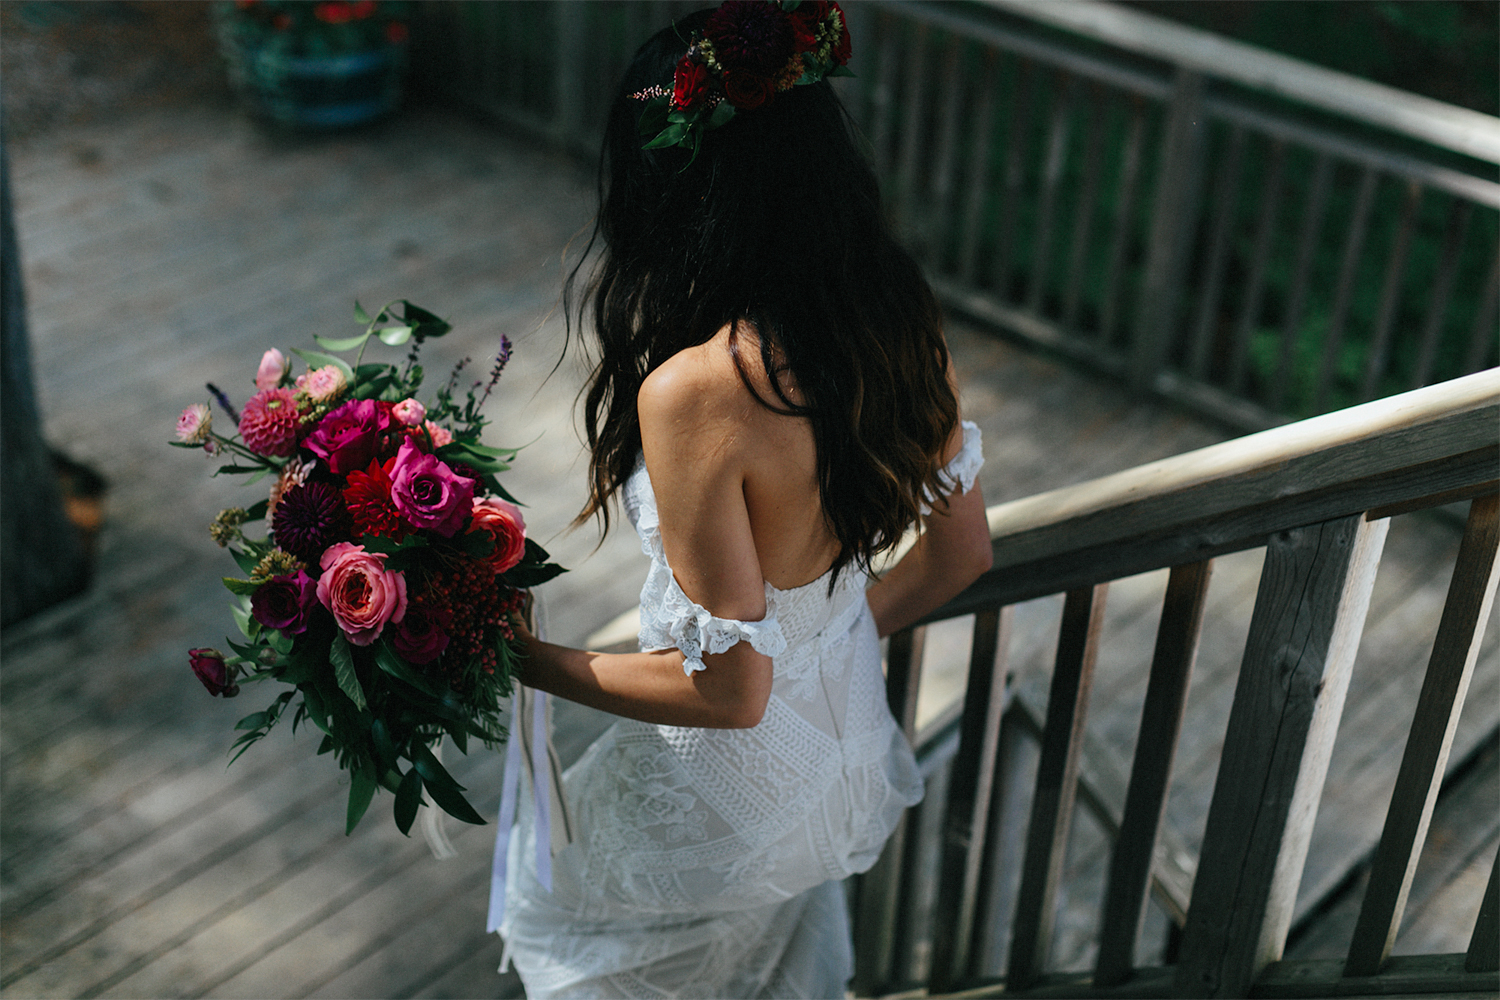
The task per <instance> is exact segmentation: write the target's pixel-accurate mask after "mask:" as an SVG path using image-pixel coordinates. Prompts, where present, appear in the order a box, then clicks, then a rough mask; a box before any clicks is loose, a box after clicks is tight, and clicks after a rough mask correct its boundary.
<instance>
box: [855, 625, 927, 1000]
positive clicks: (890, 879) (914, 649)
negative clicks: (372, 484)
mask: <svg viewBox="0 0 1500 1000" xmlns="http://www.w3.org/2000/svg"><path fill="white" fill-rule="evenodd" d="M926 634H927V630H926V628H925V627H923V626H918V627H917V628H910V629H905V630H904V631H901V632H897V633H896V634H895V635H893V636H891V638H890V644H889V645H888V646H887V648H886V657H885V660H886V670H885V694H886V702H887V703H888V704H889V705H890V708H891V714H892V715H894V716H895V717H896V723H897V724H898V725H899V726H900V727H901V731H902V732H904V733H905V734H906V738H907V739H908V740H910V739H912V738H913V737H915V736H916V721H917V687H918V685H919V683H920V681H921V675H922V647H923V643H924V640H925V638H926ZM906 826H907V819H906V817H905V816H903V817H902V818H901V821H900V822H899V823H897V824H896V829H895V831H894V832H893V833H892V834H891V837H890V839H889V840H887V841H886V843H885V849H884V850H882V851H881V852H880V858H879V860H877V861H876V862H875V865H874V867H872V868H871V869H870V870H869V871H867V872H865V873H864V875H862V876H860V880H859V902H858V906H859V923H858V927H857V928H856V934H855V948H854V953H855V954H856V955H858V956H859V959H860V962H859V964H858V965H857V966H856V967H855V970H854V992H855V993H857V994H859V995H860V996H871V995H873V994H876V993H884V992H887V986H888V985H889V983H890V978H891V971H892V968H893V967H894V958H895V952H896V922H897V917H898V914H899V912H900V907H901V902H902V895H903V894H902V883H903V881H904V880H903V870H904V869H905V867H906V865H905V859H906V853H907V852H906V839H907V837H906Z"/></svg>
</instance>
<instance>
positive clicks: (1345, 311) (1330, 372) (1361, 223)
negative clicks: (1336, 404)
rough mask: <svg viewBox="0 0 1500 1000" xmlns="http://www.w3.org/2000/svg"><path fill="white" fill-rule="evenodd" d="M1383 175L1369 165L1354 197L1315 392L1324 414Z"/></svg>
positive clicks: (1315, 402) (1316, 405)
mask: <svg viewBox="0 0 1500 1000" xmlns="http://www.w3.org/2000/svg"><path fill="white" fill-rule="evenodd" d="M1379 181H1380V174H1379V172H1378V171H1376V170H1375V169H1374V168H1373V167H1366V168H1365V172H1364V176H1362V177H1361V178H1360V181H1359V194H1358V195H1356V196H1355V199H1354V213H1353V214H1352V215H1351V216H1350V217H1349V235H1348V236H1347V237H1345V239H1344V259H1343V261H1342V262H1341V263H1340V264H1339V277H1338V283H1337V284H1336V285H1335V286H1334V293H1333V312H1332V314H1330V316H1329V318H1328V333H1327V335H1326V336H1325V337H1324V340H1323V363H1322V364H1321V365H1319V366H1318V386H1317V391H1316V392H1315V393H1314V394H1313V409H1314V410H1315V411H1316V412H1318V413H1322V412H1323V411H1324V410H1325V409H1327V408H1328V394H1329V392H1330V391H1331V390H1332V389H1333V379H1334V376H1335V375H1336V374H1337V372H1338V368H1339V346H1340V342H1341V341H1342V340H1343V336H1344V322H1345V321H1346V320H1347V319H1348V318H1349V305H1350V303H1352V302H1353V301H1354V279H1355V275H1356V274H1357V273H1358V271H1359V262H1360V257H1361V255H1362V254H1363V253H1364V247H1365V233H1366V232H1368V231H1369V226H1370V209H1371V207H1373V206H1374V204H1375V187H1376V185H1377V184H1378V183H1379Z"/></svg>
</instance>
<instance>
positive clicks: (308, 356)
mask: <svg viewBox="0 0 1500 1000" xmlns="http://www.w3.org/2000/svg"><path fill="white" fill-rule="evenodd" d="M292 353H293V354H295V355H297V357H299V358H301V359H302V360H303V361H306V362H307V366H308V367H309V368H323V367H325V366H327V365H333V367H335V368H337V369H338V370H339V371H341V372H343V373H344V381H346V382H348V383H349V384H350V385H353V384H354V370H353V369H352V368H350V367H349V364H348V362H346V361H344V360H343V359H341V358H336V357H334V356H333V355H332V354H323V353H321V352H319V351H308V350H304V349H303V348H300V347H294V348H292Z"/></svg>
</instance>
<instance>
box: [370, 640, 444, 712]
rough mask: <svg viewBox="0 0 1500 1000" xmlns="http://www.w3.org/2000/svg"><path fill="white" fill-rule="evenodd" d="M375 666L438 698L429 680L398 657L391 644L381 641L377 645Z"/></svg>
mask: <svg viewBox="0 0 1500 1000" xmlns="http://www.w3.org/2000/svg"><path fill="white" fill-rule="evenodd" d="M375 665H376V666H377V667H379V668H380V669H381V670H384V671H385V672H386V673H388V674H390V675H391V676H392V677H394V678H396V679H397V680H399V681H404V682H405V683H407V684H410V685H411V686H412V687H414V688H416V689H417V690H418V691H420V692H422V693H423V694H425V695H428V696H429V697H432V698H436V697H437V696H438V694H437V692H436V691H434V690H433V689H432V685H431V684H429V683H427V680H426V679H425V678H424V677H422V676H421V675H420V674H418V673H417V672H416V671H415V670H413V669H412V668H411V667H410V666H409V665H407V662H406V661H405V660H403V659H402V658H401V657H399V656H397V655H396V651H395V650H393V649H392V648H391V646H390V643H388V642H386V641H385V640H384V639H380V640H378V641H377V642H376V643H375Z"/></svg>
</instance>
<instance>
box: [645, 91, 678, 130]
mask: <svg viewBox="0 0 1500 1000" xmlns="http://www.w3.org/2000/svg"><path fill="white" fill-rule="evenodd" d="M671 104H672V102H671V100H670V99H669V98H666V97H653V98H652V99H651V100H649V101H647V102H646V104H645V106H644V107H643V108H641V121H640V129H641V135H654V134H656V133H657V132H660V131H661V130H662V129H664V128H666V127H667V114H668V113H669V111H670V108H671Z"/></svg>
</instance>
